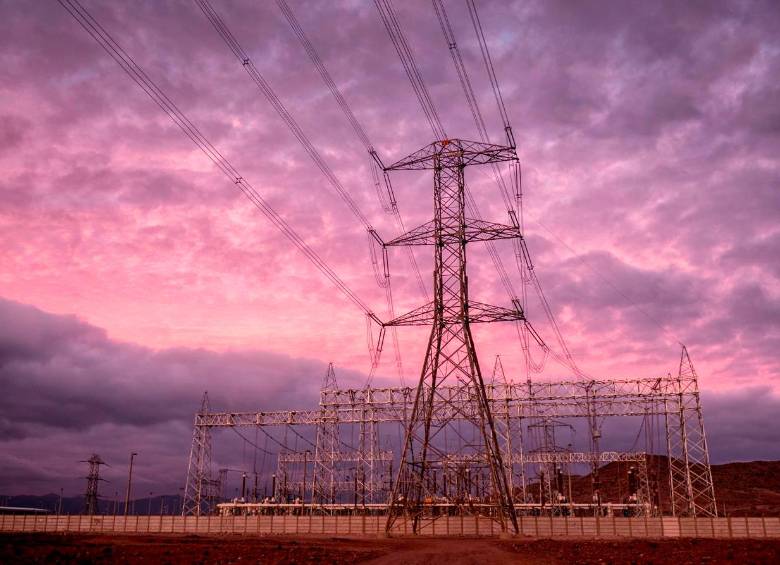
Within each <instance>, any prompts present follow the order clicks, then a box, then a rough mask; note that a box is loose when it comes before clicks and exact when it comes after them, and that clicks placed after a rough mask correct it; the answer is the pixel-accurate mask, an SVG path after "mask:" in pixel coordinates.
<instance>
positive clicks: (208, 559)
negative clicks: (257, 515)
mask: <svg viewBox="0 0 780 565" xmlns="http://www.w3.org/2000/svg"><path fill="white" fill-rule="evenodd" d="M0 563H3V564H9V565H10V564H16V563H24V564H28V563H79V564H87V563H147V564H158V563H159V564H180V563H193V564H206V563H225V564H226V563H334V564H350V563H376V564H405V563H409V564H425V565H436V564H440V563H441V564H446V565H456V564H461V563H464V564H465V563H475V564H479V565H488V564H493V563H497V564H502V563H521V564H523V563H556V564H557V563H600V564H608V563H636V564H642V565H645V564H647V565H650V564H664V563H670V564H674V565H685V564H688V563H691V564H699V563H738V564H748V563H773V564H774V563H780V540H766V541H764V540H703V539H700V540H691V539H684V540H627V541H610V540H585V541H584V540H549V539H541V540H537V539H513V540H498V539H489V538H416V539H411V538H397V539H366V538H361V539H349V538H326V537H322V538H319V537H308V538H291V537H244V536H241V537H239V536H236V537H205V536H140V535H139V536H99V535H70V534H68V535H50V534H0Z"/></svg>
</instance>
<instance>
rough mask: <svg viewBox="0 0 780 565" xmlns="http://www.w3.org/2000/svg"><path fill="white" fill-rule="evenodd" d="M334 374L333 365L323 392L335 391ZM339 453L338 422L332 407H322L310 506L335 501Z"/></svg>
mask: <svg viewBox="0 0 780 565" xmlns="http://www.w3.org/2000/svg"><path fill="white" fill-rule="evenodd" d="M336 389H338V385H337V384H336V372H335V371H334V370H333V363H330V364H328V370H327V372H326V373H325V377H324V378H323V380H322V390H323V391H330V392H332V391H335V390H336ZM338 452H339V421H338V414H337V411H336V410H335V409H334V408H333V407H327V406H323V407H322V410H321V411H320V422H319V424H318V425H317V440H316V444H315V447H314V479H313V481H312V491H313V495H312V504H319V505H323V504H332V503H334V502H335V501H336V485H337V482H338V479H337V476H336V461H337V460H338Z"/></svg>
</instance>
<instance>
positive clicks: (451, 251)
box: [385, 139, 525, 533]
mask: <svg viewBox="0 0 780 565" xmlns="http://www.w3.org/2000/svg"><path fill="white" fill-rule="evenodd" d="M516 161H517V153H516V151H515V148H514V147H505V146H500V145H492V144H487V143H478V142H473V141H465V140H460V139H445V140H441V141H435V142H434V143H431V144H430V145H428V146H426V147H424V148H423V149H421V150H419V151H417V152H416V153H413V154H411V155H409V156H408V157H405V158H403V159H401V160H400V161H398V162H397V163H395V164H393V165H390V166H389V167H385V172H389V171H398V170H432V171H433V197H434V219H433V220H432V221H430V222H428V223H426V224H423V225H422V226H419V227H417V228H415V229H413V230H411V231H409V232H407V233H405V234H403V235H401V236H400V237H398V238H396V239H394V240H392V241H390V242H388V243H386V244H385V247H392V246H409V245H431V246H433V248H434V265H435V267H434V275H433V279H434V280H433V289H434V300H433V302H431V303H429V304H426V305H424V306H422V307H420V308H417V309H416V310H412V311H411V312H409V313H408V314H404V315H402V316H399V317H398V318H396V319H395V320H391V321H390V322H388V323H387V324H385V325H386V326H389V327H394V326H422V325H429V326H431V333H430V338H429V340H428V347H427V352H426V355H425V360H424V362H423V368H422V373H421V375H420V381H419V384H418V385H417V390H416V395H415V400H414V405H413V408H412V412H411V414H410V417H409V420H408V423H407V430H406V439H405V441H404V448H403V453H402V455H401V464H400V466H399V469H398V474H397V477H396V480H395V484H394V486H393V491H392V496H391V499H390V509H389V512H388V518H387V524H386V526H385V527H386V530H387V531H388V532H389V531H390V530H391V528H392V526H393V523H394V521H395V520H396V519H397V518H398V517H399V516H401V515H405V516H407V517H409V518H411V519H412V525H413V530H414V531H415V532H418V531H419V526H420V520H421V518H422V517H423V516H424V514H425V508H424V506H423V503H424V501H425V500H426V499H429V498H433V497H434V496H435V493H434V492H431V491H430V489H428V488H427V486H426V485H429V484H430V480H428V478H429V475H430V474H431V473H432V471H433V469H434V468H435V467H437V466H438V467H441V461H442V460H443V459H444V457H445V456H446V453H445V452H446V446H445V447H444V450H443V449H442V448H441V443H442V439H443V435H444V434H442V432H443V431H444V430H446V429H453V422H454V419H455V417H456V414H457V411H456V410H452V411H451V413H450V414H451V415H449V416H447V415H443V414H437V415H434V413H433V411H434V405H435V401H437V400H438V399H437V389H438V388H439V387H441V386H442V385H450V386H454V387H455V389H456V390H455V394H454V396H455V398H451V399H448V402H450V403H451V404H452V403H454V402H456V401H458V400H459V401H461V402H465V403H466V405H468V409H467V411H468V414H467V418H465V419H466V421H467V423H468V424H470V425H471V426H472V429H473V431H474V433H475V437H477V438H478V439H477V440H476V442H474V444H471V445H468V446H465V445H464V446H462V448H461V454H460V455H465V456H471V457H478V458H480V457H481V458H484V459H483V460H484V461H485V462H486V464H487V466H488V468H489V471H490V483H491V484H490V488H491V490H492V492H491V493H490V494H491V498H492V499H493V500H495V504H496V506H497V507H498V508H497V510H498V512H497V513H496V518H497V520H498V522H499V524H500V527H501V530H502V531H508V530H510V529H511V530H512V531H514V532H515V533H516V532H517V531H518V523H517V516H516V514H515V509H514V505H513V503H512V497H511V493H510V490H509V481H508V479H507V476H506V467H505V465H504V462H503V456H502V453H501V449H500V447H499V444H498V438H497V435H496V426H495V424H494V421H493V415H492V413H491V408H490V404H489V402H488V398H487V394H486V392H485V383H484V381H483V378H482V372H481V369H480V367H479V360H478V358H477V352H476V348H475V346H474V338H473V336H472V333H471V324H473V323H483V322H501V321H506V322H510V321H515V322H524V321H525V315H524V313H523V310H522V307H521V305H520V302H519V301H517V300H515V301H514V303H513V304H512V308H511V309H508V308H501V307H498V306H491V305H488V304H483V303H480V302H476V301H473V300H471V299H470V297H469V285H468V274H467V272H466V244H467V243H470V242H477V241H491V240H496V239H520V238H522V234H521V232H520V226H519V224H518V223H517V221H516V218H513V222H514V225H512V226H507V225H501V224H494V223H491V222H486V221H483V220H481V219H471V218H468V219H467V218H466V186H465V177H464V170H465V168H466V167H467V166H471V165H485V164H497V163H501V162H516ZM494 166H495V165H494ZM451 408H452V407H451ZM440 434H441V436H440Z"/></svg>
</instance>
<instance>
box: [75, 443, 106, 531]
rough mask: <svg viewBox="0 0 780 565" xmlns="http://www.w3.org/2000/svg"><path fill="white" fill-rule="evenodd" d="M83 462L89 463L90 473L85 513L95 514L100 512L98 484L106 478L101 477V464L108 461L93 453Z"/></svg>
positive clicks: (85, 496)
mask: <svg viewBox="0 0 780 565" xmlns="http://www.w3.org/2000/svg"><path fill="white" fill-rule="evenodd" d="M81 463H89V473H88V474H87V492H86V494H85V495H84V514H85V515H87V516H94V515H95V514H97V513H98V511H99V509H98V499H99V496H98V484H99V483H100V481H102V480H104V479H101V478H100V466H101V465H106V464H107V463H106V462H105V461H103V460H102V459H101V458H100V455H98V454H96V453H93V454H92V457H90V458H89V459H87V460H85V461H81Z"/></svg>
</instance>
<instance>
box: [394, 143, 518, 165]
mask: <svg viewBox="0 0 780 565" xmlns="http://www.w3.org/2000/svg"><path fill="white" fill-rule="evenodd" d="M442 159H458V160H459V161H460V162H461V163H462V165H463V166H467V165H485V164H488V163H502V162H505V161H517V152H516V151H515V148H514V147H507V146H505V145H494V144H492V143H481V142H479V141H468V140H465V139H444V140H441V141H434V142H433V143H431V144H429V145H426V146H425V147H423V148H422V149H420V150H419V151H415V152H414V153H412V154H411V155H408V156H406V157H404V158H403V159H400V160H399V161H397V162H395V163H393V164H392V165H390V166H389V167H385V171H404V170H405V171H422V170H426V169H434V168H436V165H435V163H436V162H438V161H440V160H442Z"/></svg>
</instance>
